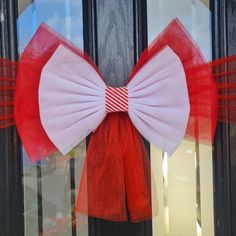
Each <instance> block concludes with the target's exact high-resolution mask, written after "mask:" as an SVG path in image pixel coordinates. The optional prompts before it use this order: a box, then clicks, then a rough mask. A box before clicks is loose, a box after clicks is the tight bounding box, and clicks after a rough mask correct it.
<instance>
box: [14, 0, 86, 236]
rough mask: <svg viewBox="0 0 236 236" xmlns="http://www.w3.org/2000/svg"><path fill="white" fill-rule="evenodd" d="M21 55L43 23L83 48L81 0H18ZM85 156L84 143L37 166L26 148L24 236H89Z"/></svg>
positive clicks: (24, 159)
mask: <svg viewBox="0 0 236 236" xmlns="http://www.w3.org/2000/svg"><path fill="white" fill-rule="evenodd" d="M18 6H19V12H20V14H19V17H18V20H17V24H18V46H19V47H18V50H19V55H20V54H21V53H22V51H23V50H24V48H25V47H26V46H27V44H28V43H29V41H30V39H31V38H32V36H33V35H34V33H35V32H36V30H37V28H38V27H39V25H40V24H41V23H44V24H47V25H48V26H50V27H51V28H52V29H53V30H55V31H56V32H58V33H59V34H61V35H62V36H63V37H65V38H67V39H68V40H70V41H71V42H72V43H74V44H75V45H76V46H77V47H79V48H81V49H82V48H83V22H82V0H35V1H32V0H18ZM85 152H86V142H85V141H83V142H82V143H81V144H79V145H78V146H77V147H76V148H75V149H74V150H73V151H71V152H70V153H69V154H68V155H66V156H61V155H60V154H59V153H55V154H54V155H52V156H50V157H47V158H45V159H44V160H42V161H39V162H37V163H32V162H31V160H30V159H29V158H28V156H27V154H26V153H25V150H24V149H23V148H22V157H23V160H22V169H23V183H24V222H25V227H24V229H25V235H26V236H28V235H29V236H34V235H43V236H47V235H48V236H49V235H50V236H52V235H59V236H60V235H68V236H69V235H73V236H75V235H84V236H85V235H88V227H87V217H84V218H83V217H81V218H80V219H78V218H76V216H75V215H74V207H75V202H76V195H77V188H78V184H79V180H80V175H81V170H82V167H83V162H84V158H85Z"/></svg>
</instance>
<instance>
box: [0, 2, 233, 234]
mask: <svg viewBox="0 0 236 236" xmlns="http://www.w3.org/2000/svg"><path fill="white" fill-rule="evenodd" d="M99 1H100V0H87V1H86V0H84V5H83V8H84V9H83V11H84V41H85V45H84V48H85V51H86V52H87V53H88V54H89V55H90V56H91V57H92V58H93V59H94V61H95V62H98V49H97V32H96V27H95V26H96V22H97V17H101V16H100V15H99V16H98V15H97V14H98V13H97V11H96V6H97V4H98V2H99ZM103 1H106V0H103ZM131 2H132V4H133V6H132V7H133V15H132V16H131V17H132V18H133V19H132V22H133V23H134V25H133V27H134V28H133V30H134V31H133V46H134V48H133V57H134V61H133V62H134V63H135V62H136V61H137V58H138V56H139V55H140V53H141V52H142V50H143V49H144V48H145V47H146V45H147V32H146V31H147V22H146V1H142V0H137V1H136V0H133V1H131ZM17 9H18V7H17V0H0V15H1V19H2V20H1V21H0V31H1V36H0V56H1V57H5V58H9V59H12V60H17V39H16V36H17V33H16V19H17ZM211 9H212V29H213V34H212V35H213V37H212V38H213V40H212V42H213V57H214V58H218V57H221V56H224V55H228V54H231V53H236V43H235V42H234V39H235V38H236V30H235V28H236V11H235V10H236V1H235V0H220V1H218V0H211ZM100 14H101V13H100ZM100 33H101V32H100ZM233 140H236V132H235V127H233V126H228V125H222V124H220V123H219V124H218V126H217V133H216V138H215V148H214V156H213V164H214V166H213V168H214V202H215V204H214V206H215V235H216V236H227V235H229V236H231V235H236V224H234V223H233V222H236V219H235V218H236V200H235V199H236V198H235V197H236V190H234V184H235V183H236V175H235V174H234V172H235V173H236V165H235V163H236V155H235V154H236V145H235V144H234V142H233ZM222 141H223V142H222ZM0 153H1V154H0V192H1V197H0V198H1V201H0V232H1V235H7V236H10V235H17V236H18V235H24V221H23V209H24V208H23V199H24V198H23V191H22V190H23V188H22V170H21V158H20V155H21V152H20V144H19V139H18V137H17V134H16V131H15V128H14V127H13V128H8V129H4V130H0ZM130 227H131V226H130V225H129V224H120V225H118V226H117V225H114V224H113V223H108V222H103V221H99V220H95V219H90V223H89V230H90V235H101V232H102V231H104V232H111V231H113V232H114V230H117V232H120V233H121V234H120V235H124V234H122V231H123V232H126V231H127V232H131V231H133V232H134V235H135V236H136V235H150V232H151V225H150V222H149V223H142V224H141V225H140V226H138V225H136V224H135V226H132V227H133V229H131V228H130ZM130 230H131V231H130ZM140 232H141V233H140ZM142 232H143V233H142ZM113 235H114V234H113ZM129 235H132V233H131V234H129ZM103 236H104V235H103Z"/></svg>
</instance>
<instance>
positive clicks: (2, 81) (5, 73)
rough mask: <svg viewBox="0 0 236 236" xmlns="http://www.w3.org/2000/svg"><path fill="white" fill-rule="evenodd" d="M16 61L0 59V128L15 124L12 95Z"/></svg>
mask: <svg viewBox="0 0 236 236" xmlns="http://www.w3.org/2000/svg"><path fill="white" fill-rule="evenodd" d="M16 73H17V63H16V62H12V61H10V60H7V59H0V128H7V127H9V126H11V125H14V124H15V120H14V109H13V108H14V95H15V82H16Z"/></svg>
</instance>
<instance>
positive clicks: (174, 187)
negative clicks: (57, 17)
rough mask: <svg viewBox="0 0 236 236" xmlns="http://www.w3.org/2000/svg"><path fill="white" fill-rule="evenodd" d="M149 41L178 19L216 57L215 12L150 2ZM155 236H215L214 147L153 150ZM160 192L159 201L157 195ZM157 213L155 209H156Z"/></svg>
mask: <svg viewBox="0 0 236 236" xmlns="http://www.w3.org/2000/svg"><path fill="white" fill-rule="evenodd" d="M147 4H148V39H149V43H150V42H151V41H152V40H153V39H154V38H155V37H156V36H157V35H158V34H159V33H160V32H161V31H162V30H163V29H164V28H165V27H166V26H167V24H168V23H169V22H170V21H171V20H172V19H174V18H175V17H178V18H179V20H180V21H181V22H182V23H183V24H184V26H185V27H186V29H187V30H188V32H189V33H190V34H191V36H192V37H193V38H194V40H195V41H196V42H197V44H198V45H199V47H200V48H201V50H202V52H203V54H204V56H205V58H206V59H207V60H210V59H211V50H212V46H211V21H210V19H211V17H210V15H211V12H210V10H209V1H208V0H204V1H200V0H181V1H177V0H176V1H173V0H147ZM151 162H152V169H153V176H152V184H153V188H152V189H153V199H152V202H153V208H154V207H158V214H157V215H154V216H153V235H164V236H169V235H170V236H176V235H180V236H189V235H191V236H194V235H195V236H200V235H202V236H212V235H214V211H213V174H212V148H211V147H210V146H206V145H203V144H198V143H194V142H190V141H186V140H183V141H182V144H181V145H180V147H179V148H178V149H177V150H176V151H175V153H174V154H173V155H172V156H171V157H170V158H167V156H166V155H165V154H163V153H161V152H159V151H158V150H157V149H156V148H155V147H153V146H152V148H151ZM154 190H155V192H156V193H157V194H156V195H157V197H156V195H155V194H154ZM153 212H154V211H153Z"/></svg>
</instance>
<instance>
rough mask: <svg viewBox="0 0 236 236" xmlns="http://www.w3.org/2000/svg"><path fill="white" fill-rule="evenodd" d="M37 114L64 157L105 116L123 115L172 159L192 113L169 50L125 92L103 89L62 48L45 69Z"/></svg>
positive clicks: (75, 57) (91, 71)
mask: <svg viewBox="0 0 236 236" xmlns="http://www.w3.org/2000/svg"><path fill="white" fill-rule="evenodd" d="M176 88H177V89H176ZM127 104H128V106H127ZM39 108H40V119H41V122H42V125H43V127H44V130H45V131H46V133H47V135H48V137H49V138H50V139H51V141H52V142H53V143H54V144H55V146H56V147H57V148H58V150H59V151H60V152H61V153H62V154H66V153H68V152H69V151H70V150H71V149H72V148H74V147H75V146H76V145H78V144H79V143H80V142H81V141H82V140H83V139H84V138H85V137H87V136H88V135H89V134H90V133H91V132H93V131H94V130H96V129H97V127H98V126H99V124H100V123H101V122H102V121H103V120H104V118H105V116H106V114H107V113H108V112H114V111H126V110H127V111H128V114H129V117H130V119H131V121H132V123H133V124H134V126H135V127H136V128H137V130H138V131H139V132H140V133H141V134H142V135H143V137H145V138H146V139H147V140H148V141H150V142H151V143H153V144H155V145H156V146H157V147H158V148H160V149H161V150H163V151H165V152H167V153H168V154H169V155H170V154H171V153H172V152H173V151H174V150H175V149H176V147H177V146H178V145H179V143H180V142H181V141H182V139H183V137H184V135H185V130H186V127H187V123H188V118H189V110H190V108H189V99H188V90H187V85H186V79H185V73H184V69H183V66H182V63H181V61H180V59H179V58H178V56H177V55H176V54H175V53H174V52H173V51H172V50H171V49H170V48H169V47H165V48H164V49H163V50H161V51H160V52H158V53H157V54H156V55H154V56H153V57H152V58H151V60H150V61H149V62H148V63H147V64H146V65H145V66H143V67H142V68H141V69H140V71H139V72H138V73H137V74H136V75H135V76H134V78H133V79H132V80H131V81H130V82H129V83H128V84H127V86H126V87H125V88H109V87H108V88H107V87H106V84H105V82H104V81H103V79H102V78H101V77H100V75H99V74H98V73H97V72H96V70H95V69H94V68H93V67H92V66H91V65H90V64H89V63H87V61H85V60H84V59H83V58H82V57H80V56H79V55H76V54H75V53H73V52H72V51H71V50H69V49H68V48H66V47H64V46H63V45H60V46H59V47H58V48H57V50H56V51H55V53H54V54H53V55H52V57H51V58H50V60H49V61H48V63H47V64H46V65H45V66H44V68H43V71H42V74H41V79H40V85H39ZM65 137H66V138H65Z"/></svg>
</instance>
